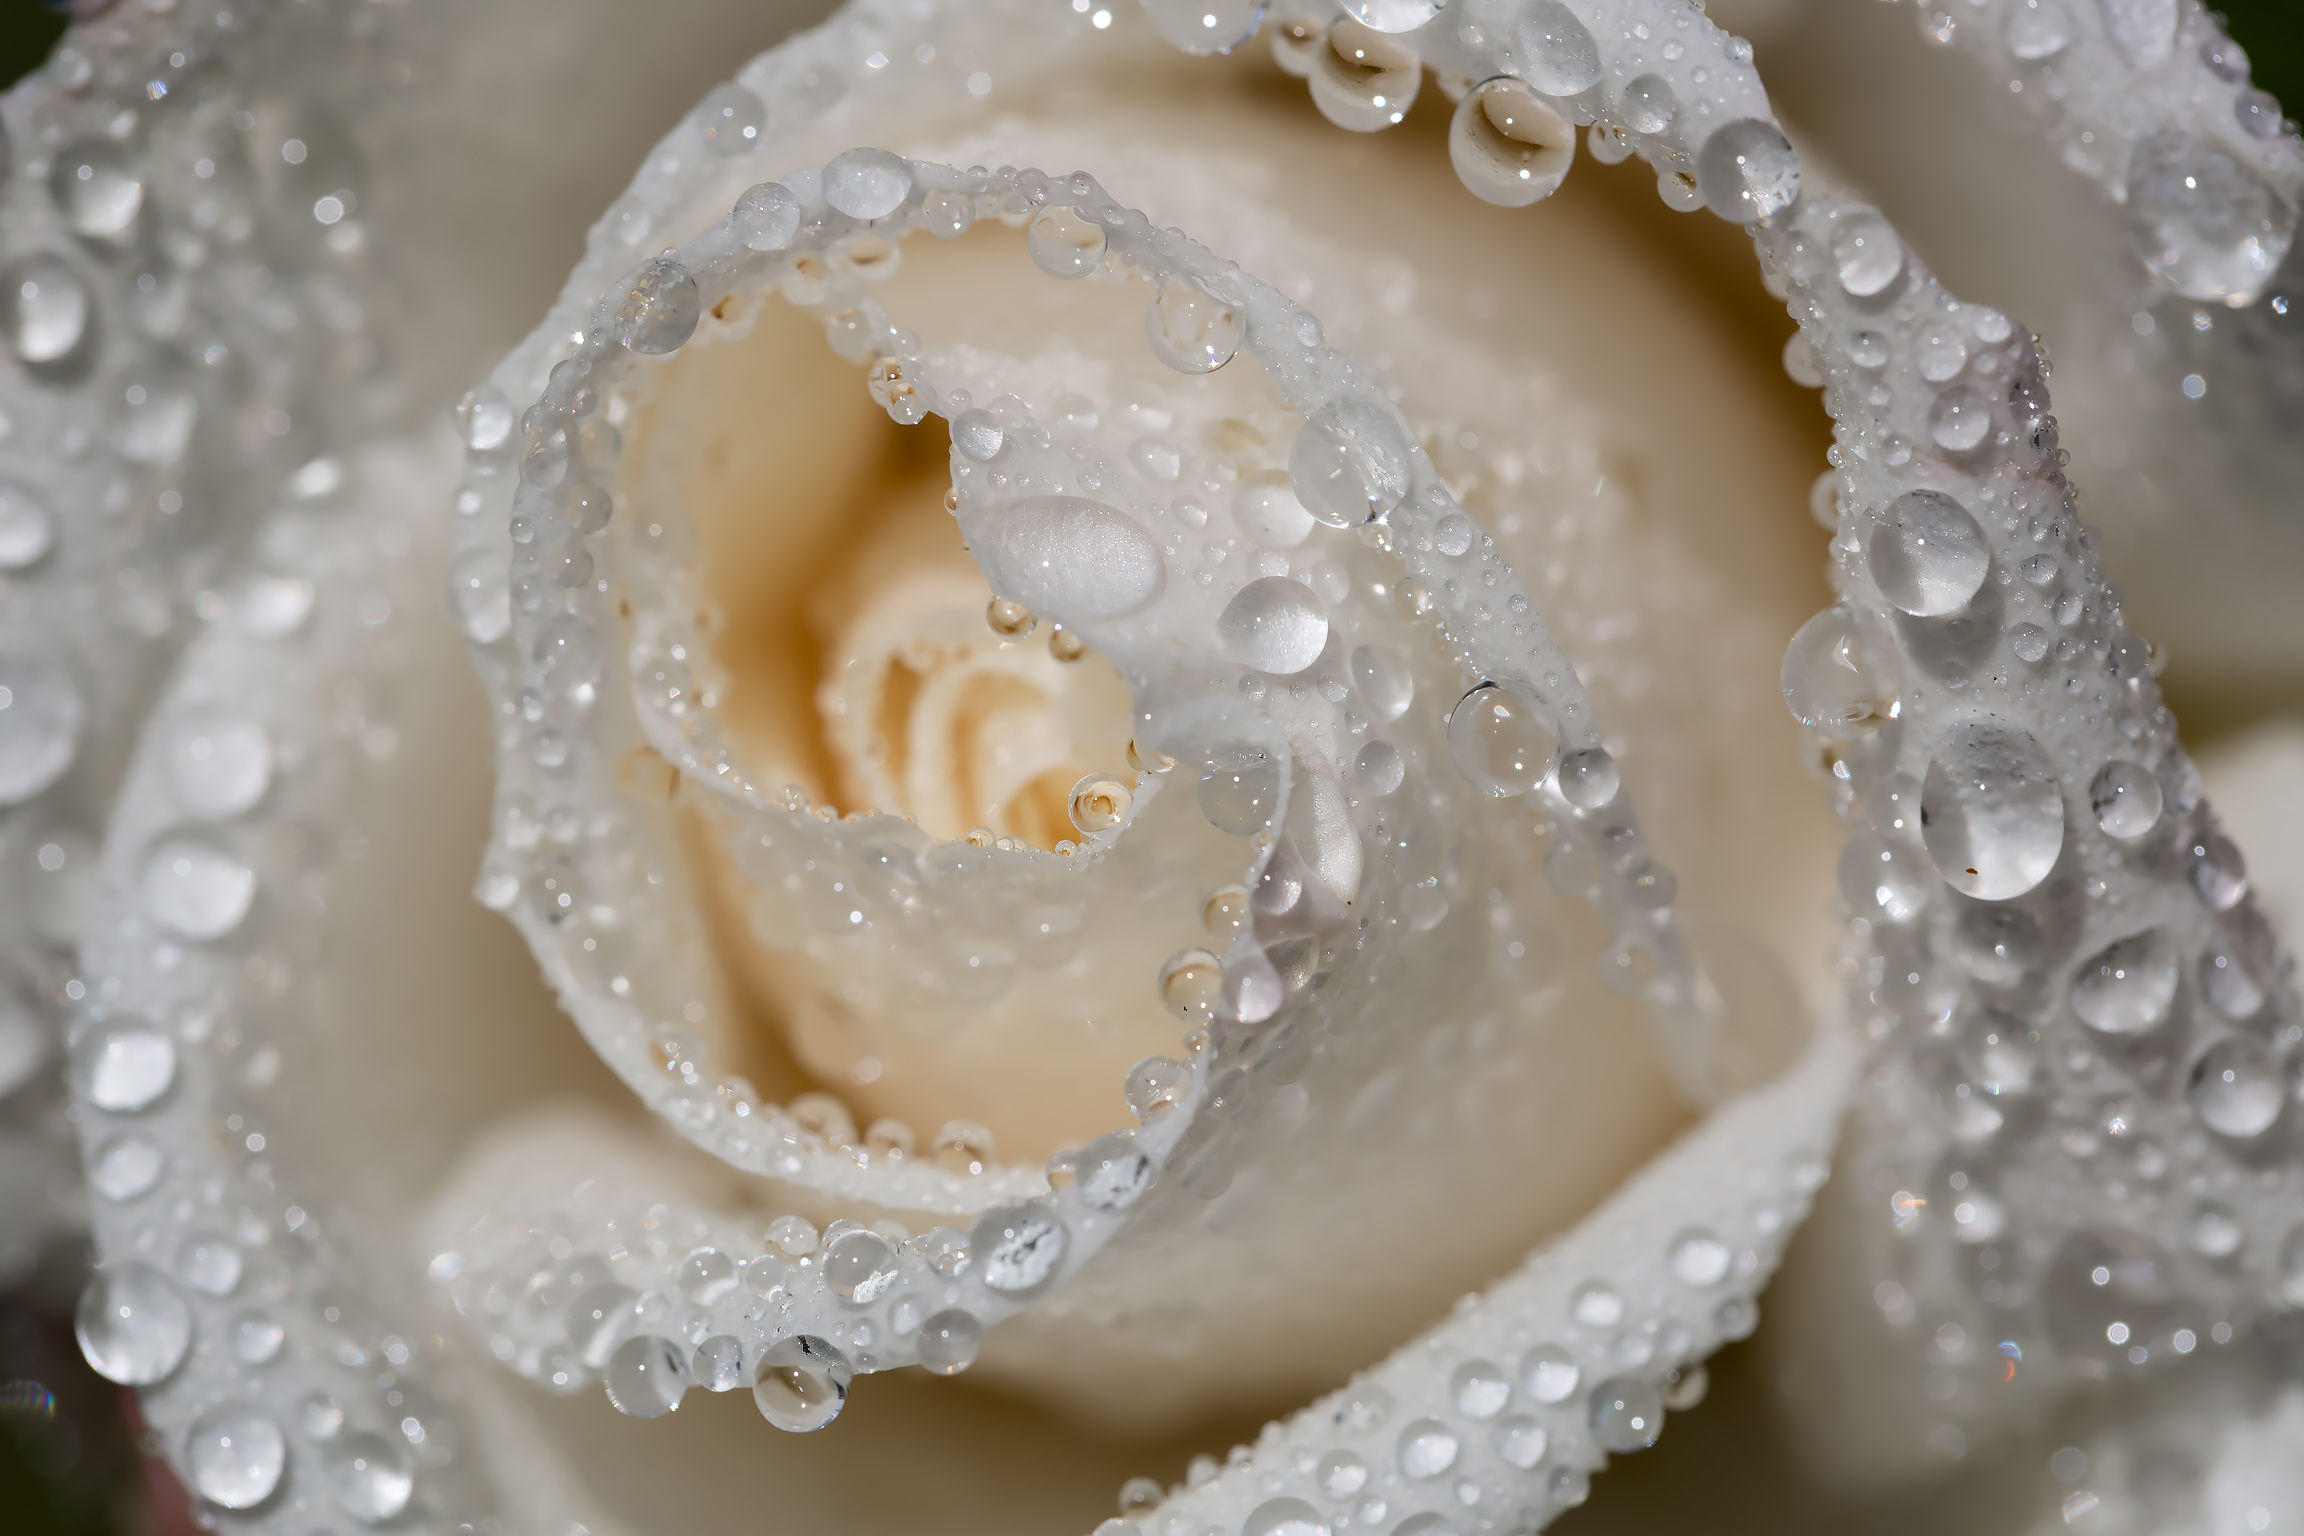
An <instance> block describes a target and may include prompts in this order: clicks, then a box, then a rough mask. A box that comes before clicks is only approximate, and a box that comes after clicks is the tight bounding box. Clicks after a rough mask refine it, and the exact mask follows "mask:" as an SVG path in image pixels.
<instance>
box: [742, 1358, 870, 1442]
mask: <svg viewBox="0 0 2304 1536" xmlns="http://www.w3.org/2000/svg"><path fill="white" fill-rule="evenodd" d="M855 1377H856V1372H855V1369H854V1368H853V1367H852V1366H851V1365H850V1364H849V1363H848V1357H847V1356H846V1355H844V1354H842V1353H841V1352H840V1351H839V1350H838V1349H836V1348H834V1347H833V1346H832V1345H831V1344H830V1343H829V1342H827V1341H826V1340H824V1339H820V1338H817V1337H815V1336H814V1335H812V1334H796V1335H794V1336H793V1337H791V1338H786V1339H778V1340H777V1341H776V1342H775V1343H774V1344H771V1345H770V1346H768V1351H767V1353H766V1354H764V1355H762V1356H761V1357H760V1369H759V1371H758V1372H757V1373H756V1374H755V1375H754V1377H753V1380H752V1400H753V1402H755V1403H757V1404H758V1405H759V1408H760V1416H761V1417H762V1418H764V1419H766V1420H767V1421H768V1422H769V1423H771V1424H773V1425H775V1426H776V1427H777V1428H778V1429H782V1430H789V1431H790V1432H792V1433H794V1434H806V1433H807V1432H809V1431H810V1430H817V1429H822V1428H823V1427H824V1426H825V1425H827V1424H829V1423H831V1422H832V1421H833V1420H834V1419H836V1418H838V1417H839V1416H840V1410H841V1409H842V1408H844V1407H846V1406H847V1405H848V1387H849V1384H850V1383H851V1382H853V1381H854V1380H855Z"/></svg>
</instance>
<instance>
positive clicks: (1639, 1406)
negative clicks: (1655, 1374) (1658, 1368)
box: [1589, 1376, 1664, 1452]
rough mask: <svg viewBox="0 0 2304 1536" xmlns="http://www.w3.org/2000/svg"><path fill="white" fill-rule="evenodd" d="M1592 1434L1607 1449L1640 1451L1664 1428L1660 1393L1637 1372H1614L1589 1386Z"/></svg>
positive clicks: (1651, 1443) (1661, 1394)
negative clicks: (1622, 1374)
mask: <svg viewBox="0 0 2304 1536" xmlns="http://www.w3.org/2000/svg"><path fill="white" fill-rule="evenodd" d="M1589 1416H1590V1420H1591V1424H1592V1438H1593V1439H1594V1440H1596V1441H1598V1442H1599V1443H1600V1446H1601V1448H1602V1449H1604V1450H1609V1451H1617V1452H1622V1451H1644V1450H1646V1449H1647V1448H1648V1447H1649V1446H1651V1445H1654V1444H1655V1443H1656V1437H1657V1436H1658V1435H1660V1434H1662V1433H1663V1431H1664V1394H1663V1392H1662V1391H1661V1390H1660V1389H1659V1388H1658V1387H1657V1385H1656V1383H1654V1382H1652V1381H1649V1380H1647V1379H1646V1378H1644V1377H1639V1376H1615V1377H1611V1378H1609V1379H1608V1380H1607V1381H1604V1382H1602V1383H1600V1385H1598V1386H1597V1387H1594V1388H1593V1389H1592V1400H1591V1404H1590V1409H1589Z"/></svg>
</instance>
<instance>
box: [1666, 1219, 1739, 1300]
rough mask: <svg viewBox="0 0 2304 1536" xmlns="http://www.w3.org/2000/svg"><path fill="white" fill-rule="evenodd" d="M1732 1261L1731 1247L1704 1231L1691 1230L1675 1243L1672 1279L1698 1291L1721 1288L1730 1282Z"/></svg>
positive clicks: (1677, 1238)
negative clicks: (1730, 1262)
mask: <svg viewBox="0 0 2304 1536" xmlns="http://www.w3.org/2000/svg"><path fill="white" fill-rule="evenodd" d="M1730 1257H1731V1255H1730V1254H1729V1251H1728V1245H1727V1244H1726V1243H1724V1242H1722V1241H1720V1239H1719V1238H1718V1237H1717V1236H1715V1235H1714V1234H1712V1233H1710V1232H1707V1231H1705V1230H1704V1229H1703V1228H1702V1227H1690V1228H1688V1229H1687V1230H1686V1231H1684V1232H1682V1233H1681V1234H1680V1235H1679V1236H1678V1237H1675V1238H1674V1239H1672V1248H1671V1253H1670V1257H1669V1262H1670V1264H1671V1267H1672V1278H1673V1279H1675V1280H1677V1281H1679V1282H1680V1283H1681V1284H1682V1285H1685V1286H1690V1287H1693V1288H1695V1289H1697V1290H1703V1289H1706V1288H1708V1287H1710V1286H1715V1285H1718V1284H1719V1283H1720V1282H1721V1281H1723V1280H1725V1279H1727V1278H1728V1263H1729V1259H1730Z"/></svg>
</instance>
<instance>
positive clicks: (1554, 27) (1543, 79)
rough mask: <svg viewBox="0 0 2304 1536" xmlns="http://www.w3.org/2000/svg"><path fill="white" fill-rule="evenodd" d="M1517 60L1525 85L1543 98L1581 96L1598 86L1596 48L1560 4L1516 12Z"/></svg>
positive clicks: (1539, 3) (1538, 2) (1543, 2)
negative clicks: (1525, 73) (1517, 18)
mask: <svg viewBox="0 0 2304 1536" xmlns="http://www.w3.org/2000/svg"><path fill="white" fill-rule="evenodd" d="M1519 41H1520V56H1521V58H1522V59H1523V60H1524V61H1525V65H1524V67H1525V68H1526V70H1527V73H1528V83H1529V84H1530V85H1533V86H1534V87H1536V89H1538V90H1540V91H1542V92H1543V93H1544V94H1545V95H1547V96H1555V97H1560V98H1562V99H1565V98H1567V97H1570V96H1581V95H1583V94H1584V93H1585V92H1586V91H1588V90H1590V89H1592V87H1593V86H1595V85H1598V84H1599V83H1600V45H1599V44H1598V43H1595V42H1594V41H1593V40H1592V34H1591V32H1590V31H1588V30H1587V29H1586V28H1585V26H1584V23H1583V22H1581V21H1579V20H1577V19H1576V13H1575V12H1574V11H1571V10H1570V9H1568V7H1567V6H1565V5H1563V4H1561V3H1560V0H1530V3H1529V4H1527V5H1524V6H1522V7H1521V8H1520V25H1519Z"/></svg>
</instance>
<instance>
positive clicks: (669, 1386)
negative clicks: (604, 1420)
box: [607, 1333, 688, 1419]
mask: <svg viewBox="0 0 2304 1536" xmlns="http://www.w3.org/2000/svg"><path fill="white" fill-rule="evenodd" d="M607 1386H608V1401H609V1402H610V1403H612V1404H614V1405H615V1408H616V1411H617V1412H618V1413H623V1414H629V1415H630V1416H631V1417H633V1418H635V1419H660V1418H662V1417H663V1416H664V1415H665V1414H668V1413H670V1412H672V1411H673V1410H674V1409H676V1408H678V1407H679V1406H680V1399H682V1398H683V1397H686V1396H687V1395H688V1360H687V1352H686V1351H685V1350H683V1349H682V1348H681V1347H680V1346H679V1345H678V1344H675V1343H673V1342H672V1341H671V1340H670V1339H660V1338H657V1337H656V1336H655V1335H654V1334H648V1333H642V1334H635V1335H634V1336H633V1337H631V1338H629V1339H626V1340H625V1341H624V1342H623V1343H621V1344H619V1345H617V1346H616V1353H614V1354H613V1355H610V1356H609V1357H608V1371H607Z"/></svg>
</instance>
